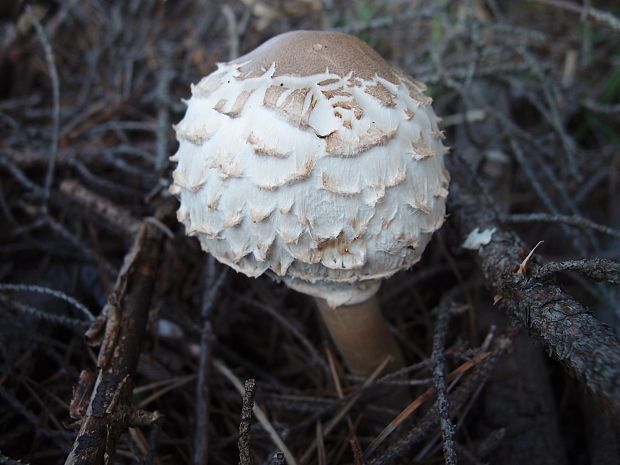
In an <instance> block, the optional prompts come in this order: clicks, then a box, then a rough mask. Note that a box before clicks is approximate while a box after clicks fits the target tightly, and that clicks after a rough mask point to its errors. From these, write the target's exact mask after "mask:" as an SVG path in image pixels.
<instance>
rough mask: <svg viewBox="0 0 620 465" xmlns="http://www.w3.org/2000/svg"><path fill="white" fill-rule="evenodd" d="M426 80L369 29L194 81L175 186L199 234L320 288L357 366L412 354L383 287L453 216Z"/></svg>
mask: <svg viewBox="0 0 620 465" xmlns="http://www.w3.org/2000/svg"><path fill="white" fill-rule="evenodd" d="M425 89H426V87H425V85H424V84H422V83H421V82H419V81H416V80H415V79H413V78H412V77H410V76H409V75H407V74H406V73H405V72H403V71H402V70H400V69H399V68H397V67H395V66H393V65H390V64H389V63H387V62H386V61H385V60H383V59H382V58H381V56H380V55H379V54H378V53H377V52H376V51H375V50H373V49H372V48H371V47H369V46H368V45H367V44H365V43H364V42H362V41H361V40H359V39H357V38H356V37H353V36H350V35H347V34H341V33H337V32H318V31H296V32H288V33H285V34H281V35H278V36H276V37H274V38H272V39H271V40H269V41H267V42H265V43H264V44H262V45H261V46H259V47H258V48H256V49H255V50H254V51H252V52H250V53H248V54H247V55H244V56H242V57H240V58H238V59H236V60H234V61H231V62H229V63H219V64H218V67H217V70H216V71H214V72H213V73H211V74H210V75H208V76H206V77H205V78H203V79H202V80H201V81H200V82H199V83H198V84H196V85H194V86H192V97H191V98H190V99H189V100H188V101H187V102H186V103H187V112H186V114H185V117H184V118H183V119H182V120H181V121H180V122H179V124H178V125H176V126H175V130H176V135H177V139H178V141H179V144H180V145H179V149H178V152H177V153H176V154H175V155H174V156H173V157H171V160H172V161H175V162H177V163H178V164H177V166H176V169H175V171H174V173H173V184H172V185H171V187H170V192H171V193H173V194H174V195H176V196H177V197H178V198H179V199H180V208H179V210H178V213H177V216H178V219H179V221H181V222H182V223H184V225H185V227H186V232H187V234H189V235H195V236H197V237H198V239H199V240H200V244H201V245H202V248H203V249H204V250H205V251H207V252H209V253H210V254H212V255H213V256H214V257H215V258H217V259H218V260H219V261H220V262H222V263H225V264H227V265H229V266H230V267H232V268H234V269H235V270H236V271H238V272H241V273H244V274H246V275H247V276H251V277H257V276H260V275H262V274H263V273H267V274H269V275H271V276H272V277H274V278H276V279H279V280H282V281H284V282H285V283H286V284H287V285H288V286H289V287H290V288H292V289H295V290H297V291H299V292H302V293H305V294H309V295H311V296H313V297H314V298H315V299H316V300H317V303H318V307H319V309H320V312H321V314H322V316H323V319H324V321H325V324H326V325H327V327H328V330H329V332H330V334H331V337H332V339H333V340H334V342H335V344H336V345H337V347H338V349H339V351H340V353H341V355H342V357H343V358H344V361H345V363H346V365H347V366H348V368H349V369H350V370H351V371H352V372H354V373H357V374H362V375H367V374H368V373H370V372H372V371H373V370H374V369H375V368H376V367H377V366H378V365H379V364H380V363H381V362H382V361H383V360H384V359H385V358H386V357H387V356H391V358H392V360H391V362H390V365H389V367H390V369H395V368H397V367H400V366H402V365H403V363H404V361H403V360H404V359H403V356H402V353H401V352H400V350H399V348H398V345H397V344H396V342H395V340H394V339H393V336H392V335H391V333H390V330H389V328H388V326H387V325H386V323H385V321H384V319H383V317H382V316H381V311H380V309H379V305H378V303H377V299H376V298H375V297H374V295H375V293H376V292H377V290H378V289H379V286H380V283H381V280H382V279H384V278H388V277H389V276H391V275H393V274H394V273H396V272H397V271H399V270H403V269H407V268H409V267H411V266H412V265H413V264H414V263H416V262H417V261H418V260H419V259H420V257H421V255H422V252H423V251H424V248H425V247H426V245H427V243H428V242H429V240H430V238H431V235H432V233H433V232H434V231H435V230H437V229H438V228H439V227H440V226H441V224H442V223H443V220H444V213H445V199H446V196H447V195H448V182H449V175H448V172H447V171H446V169H445V167H444V161H443V157H444V153H445V152H446V148H445V147H444V145H443V144H442V137H443V136H442V133H441V131H440V130H439V128H438V125H437V121H438V119H437V117H436V116H435V113H434V112H433V110H432V108H431V102H432V100H431V98H429V97H427V96H425V95H424V91H425Z"/></svg>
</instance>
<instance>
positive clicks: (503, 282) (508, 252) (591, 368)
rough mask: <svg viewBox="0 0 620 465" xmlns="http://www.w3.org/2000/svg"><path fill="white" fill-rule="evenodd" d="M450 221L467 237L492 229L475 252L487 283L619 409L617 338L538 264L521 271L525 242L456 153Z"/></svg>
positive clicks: (565, 362)
mask: <svg viewBox="0 0 620 465" xmlns="http://www.w3.org/2000/svg"><path fill="white" fill-rule="evenodd" d="M449 158H450V160H449V162H448V163H449V165H450V172H451V176H452V184H451V186H450V191H451V193H450V219H451V221H452V222H454V224H455V225H456V226H457V229H458V230H459V232H460V233H461V235H462V236H463V238H465V237H466V236H467V235H468V234H469V233H470V232H471V231H472V230H473V229H475V228H480V230H481V231H483V230H485V229H490V228H495V233H494V234H493V236H492V240H491V242H490V243H489V244H487V245H484V246H482V247H481V248H480V249H479V250H478V253H477V257H478V262H479V265H480V268H481V270H482V272H483V274H484V277H485V279H486V281H487V285H488V286H489V288H490V289H491V292H492V293H493V294H494V296H495V300H496V301H498V305H499V306H501V307H502V308H503V309H504V310H505V311H506V312H507V313H508V314H509V315H510V316H511V317H513V318H514V319H516V320H517V321H519V322H520V323H521V324H522V325H523V326H525V327H526V328H527V329H528V331H529V333H530V334H531V335H533V336H534V337H535V338H537V339H538V340H540V341H541V342H542V343H543V344H544V346H545V348H546V349H547V351H548V352H549V353H550V354H551V356H553V357H554V358H555V359H557V360H558V361H560V362H561V363H562V364H563V365H564V367H565V368H566V369H567V370H568V371H569V372H570V373H571V374H572V375H574V376H575V377H577V378H578V379H579V380H580V381H581V382H583V383H584V384H585V385H586V386H587V388H588V389H589V390H590V391H591V392H592V394H594V395H595V396H596V397H598V398H599V399H601V400H602V401H603V402H604V403H605V404H606V405H607V406H609V407H611V408H612V409H613V410H614V412H615V413H616V414H618V413H619V412H620V342H619V341H618V338H617V337H616V336H615V335H614V333H613V331H612V330H611V328H609V327H608V326H606V325H604V324H602V323H600V322H599V321H598V320H597V319H596V318H595V317H594V316H592V315H591V314H590V313H589V312H588V310H587V309H586V308H585V307H584V306H583V305H582V304H581V303H579V302H578V301H576V300H575V299H574V298H573V297H571V296H570V295H568V294H567V293H566V292H564V291H563V290H562V289H560V288H559V287H558V286H557V285H556V284H554V283H553V282H551V281H547V280H540V279H535V278H533V276H536V270H537V266H536V265H535V264H532V263H531V262H530V264H529V265H528V270H529V271H528V272H526V273H524V274H521V273H517V272H516V268H517V267H518V265H519V264H520V263H521V262H522V261H523V256H522V251H523V250H525V246H524V244H523V243H522V242H521V240H520V239H519V237H518V236H517V235H516V234H515V233H514V232H512V231H510V230H509V229H507V228H505V227H504V226H503V225H501V224H500V221H499V216H498V214H497V212H496V210H495V208H494V205H493V202H492V200H491V199H490V198H489V197H488V195H487V194H486V193H485V192H484V191H483V189H482V188H481V187H480V186H479V184H477V182H476V176H475V174H474V173H472V172H471V171H470V170H469V168H468V167H467V166H466V164H465V163H464V162H463V161H462V160H460V159H459V157H458V154H457V155H453V156H451V157H449Z"/></svg>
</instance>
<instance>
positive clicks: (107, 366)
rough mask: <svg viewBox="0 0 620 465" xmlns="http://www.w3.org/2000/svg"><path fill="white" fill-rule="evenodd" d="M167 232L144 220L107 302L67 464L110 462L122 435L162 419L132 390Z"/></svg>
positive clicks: (112, 460)
mask: <svg viewBox="0 0 620 465" xmlns="http://www.w3.org/2000/svg"><path fill="white" fill-rule="evenodd" d="M164 237H165V234H164V232H163V231H162V230H161V229H160V228H158V227H157V226H155V225H153V224H151V223H150V222H146V221H145V222H144V223H143V224H142V226H141V227H140V230H139V231H138V233H137V235H136V238H135V240H134V243H133V246H132V248H131V250H130V251H129V253H128V254H127V256H126V257H125V262H124V264H123V267H122V269H121V271H120V273H119V275H118V278H117V281H116V284H115V286H114V291H113V292H112V294H111V296H110V299H109V302H108V305H107V321H106V326H105V334H104V337H103V341H102V343H101V348H100V350H99V356H98V358H97V380H96V382H95V385H94V389H93V393H92V395H91V397H90V403H89V405H88V408H87V410H86V415H85V416H84V417H83V418H82V420H81V426H80V431H79V433H78V435H77V437H76V439H75V442H74V443H73V448H72V450H71V452H70V454H69V456H68V457H67V460H66V462H65V465H78V464H83V465H86V464H89V465H96V464H101V463H103V461H104V456H106V463H114V454H115V450H116V443H117V441H118V439H119V437H120V436H121V434H122V433H123V432H125V431H127V428H128V427H129V426H140V425H145V424H150V423H152V422H154V421H155V420H156V419H157V414H151V413H147V412H143V411H139V410H136V409H134V408H133V407H132V403H131V395H132V391H133V376H134V373H135V370H136V366H137V364H138V358H139V356H140V349H141V346H142V338H143V335H144V331H145V327H146V322H147V318H148V313H149V308H150V305H151V297H152V294H153V289H154V287H155V281H156V278H157V271H158V268H159V261H160V256H161V251H162V246H163V243H164Z"/></svg>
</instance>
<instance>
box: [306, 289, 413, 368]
mask: <svg viewBox="0 0 620 465" xmlns="http://www.w3.org/2000/svg"><path fill="white" fill-rule="evenodd" d="M315 300H316V302H317V306H318V307H319V310H320V312H321V316H322V317H323V321H324V322H325V325H326V326H327V329H328V330H329V334H330V335H331V337H332V340H333V341H334V344H336V347H338V350H339V351H340V354H341V355H342V358H343V359H344V362H345V364H346V365H347V367H348V368H349V370H350V371H351V372H352V373H353V374H356V375H361V376H368V375H370V374H371V373H372V372H373V371H374V370H375V369H376V368H377V367H378V366H379V364H380V363H381V362H383V361H384V360H385V359H386V357H388V356H391V361H390V362H389V363H388V365H387V370H388V371H396V370H397V369H399V368H402V367H404V366H405V358H404V357H403V353H402V352H401V350H400V348H399V347H398V344H397V343H396V340H395V339H394V337H393V336H392V333H391V332H390V329H389V328H388V326H387V324H386V322H385V319H384V318H383V315H382V314H381V308H380V307H379V301H378V300H377V298H376V297H374V296H373V297H371V298H369V299H368V300H366V301H364V302H361V303H359V304H354V305H343V306H341V307H336V308H331V307H330V306H329V305H328V304H327V302H326V301H325V300H324V299H320V298H315Z"/></svg>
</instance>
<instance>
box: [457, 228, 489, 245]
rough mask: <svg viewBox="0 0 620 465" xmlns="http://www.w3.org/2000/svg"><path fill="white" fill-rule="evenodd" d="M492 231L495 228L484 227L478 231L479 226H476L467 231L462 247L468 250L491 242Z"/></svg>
mask: <svg viewBox="0 0 620 465" xmlns="http://www.w3.org/2000/svg"><path fill="white" fill-rule="evenodd" d="M494 233H495V228H490V229H485V230H484V231H482V232H480V229H479V228H476V229H474V230H473V231H472V232H470V233H469V235H468V236H467V239H465V242H463V245H462V247H463V248H464V249H468V250H478V249H479V248H480V247H482V246H483V245H487V244H488V243H489V242H491V238H492V237H493V234H494Z"/></svg>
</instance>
